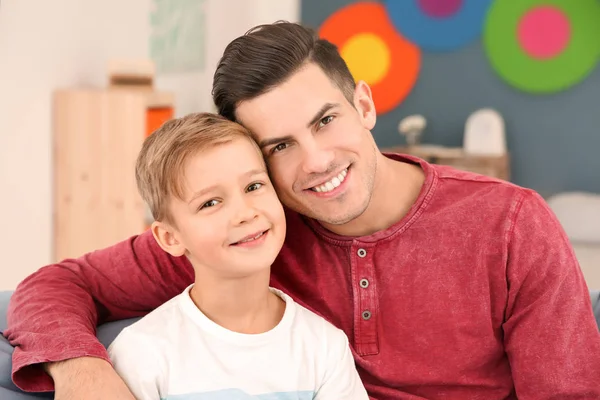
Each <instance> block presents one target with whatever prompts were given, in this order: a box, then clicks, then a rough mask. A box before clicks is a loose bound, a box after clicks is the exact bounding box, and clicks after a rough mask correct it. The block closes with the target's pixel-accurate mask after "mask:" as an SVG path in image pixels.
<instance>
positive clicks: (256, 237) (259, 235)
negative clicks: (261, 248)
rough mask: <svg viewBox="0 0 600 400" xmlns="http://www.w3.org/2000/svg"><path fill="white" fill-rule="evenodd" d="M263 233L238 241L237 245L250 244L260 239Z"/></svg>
mask: <svg viewBox="0 0 600 400" xmlns="http://www.w3.org/2000/svg"><path fill="white" fill-rule="evenodd" d="M263 233H264V232H261V233H259V234H258V235H256V236H254V237H253V238H249V239H245V240H240V241H239V243H246V242H250V241H252V240H256V239H258V238H259V237H261V236H262V235H263Z"/></svg>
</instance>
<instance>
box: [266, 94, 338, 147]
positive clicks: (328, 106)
mask: <svg viewBox="0 0 600 400" xmlns="http://www.w3.org/2000/svg"><path fill="white" fill-rule="evenodd" d="M339 105H340V104H339V103H325V104H323V107H321V109H320V110H319V111H317V113H316V114H315V115H314V117H313V118H312V119H311V120H310V122H309V123H308V124H306V127H307V128H310V127H311V126H313V125H314V124H316V123H317V122H318V121H319V120H320V119H321V118H323V117H324V116H325V114H326V113H327V112H328V111H329V110H331V109H332V108H335V107H339ZM293 139H294V138H293V136H291V135H287V136H280V137H275V138H271V139H264V140H261V141H259V142H258V147H260V148H261V149H264V148H265V147H268V146H271V145H274V144H278V143H284V142H289V141H291V140H293Z"/></svg>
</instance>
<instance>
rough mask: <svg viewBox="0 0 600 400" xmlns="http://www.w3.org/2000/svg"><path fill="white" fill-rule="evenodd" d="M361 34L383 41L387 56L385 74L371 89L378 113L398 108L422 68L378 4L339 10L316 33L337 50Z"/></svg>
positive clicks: (411, 46) (415, 52)
mask: <svg viewBox="0 0 600 400" xmlns="http://www.w3.org/2000/svg"><path fill="white" fill-rule="evenodd" d="M364 33H370V34H373V35H376V36H377V37H379V38H380V39H382V40H383V41H384V42H385V44H386V45H387V48H388V49H389V52H390V60H389V68H388V69H387V73H386V74H385V76H384V77H383V78H382V79H381V80H379V81H378V82H377V83H375V84H373V85H372V86H371V92H372V94H373V101H374V103H375V108H376V110H377V112H378V113H385V112H387V111H390V110H392V109H393V108H395V107H396V106H397V105H398V104H400V102H402V100H404V98H405V97H406V96H407V95H408V94H409V93H410V91H411V90H412V88H413V87H414V85H415V83H416V81H417V77H418V75H419V70H420V67H421V52H420V50H419V48H418V47H417V46H416V45H414V44H413V43H411V42H409V41H408V40H406V39H405V38H404V37H402V36H401V35H400V34H399V33H398V32H397V31H396V29H395V28H394V26H393V25H392V23H391V21H390V19H389V17H388V15H387V12H386V10H385V6H384V5H383V4H380V3H373V2H359V3H354V4H351V5H349V6H346V7H344V8H341V9H339V10H338V11H336V12H335V13H334V14H332V15H331V16H329V18H327V20H326V21H325V22H324V23H323V24H322V25H321V28H320V30H319V36H320V37H322V38H323V39H326V40H328V41H330V42H331V43H333V44H335V45H336V46H337V48H338V49H342V48H343V47H344V45H345V44H346V43H347V42H348V41H349V40H350V39H352V38H353V37H355V36H356V35H359V34H364Z"/></svg>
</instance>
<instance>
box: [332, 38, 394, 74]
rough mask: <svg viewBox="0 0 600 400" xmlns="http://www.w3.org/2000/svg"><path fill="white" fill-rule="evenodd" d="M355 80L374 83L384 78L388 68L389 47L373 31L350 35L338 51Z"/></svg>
mask: <svg viewBox="0 0 600 400" xmlns="http://www.w3.org/2000/svg"><path fill="white" fill-rule="evenodd" d="M340 53H341V55H342V58H343V59H344V60H345V61H346V64H348V68H349V69H350V72H351V73H352V76H353V77H354V80H356V81H360V80H362V81H365V82H367V83H368V84H369V85H374V84H376V83H378V82H379V81H381V80H382V79H383V78H385V76H386V74H387V73H388V70H389V68H390V59H391V57H390V49H389V48H388V46H387V44H386V43H385V41H384V40H383V39H381V38H380V37H379V36H377V35H375V34H373V33H359V34H357V35H354V36H352V37H351V38H350V39H348V41H347V42H346V44H345V45H344V47H343V48H342V51H341V52H340Z"/></svg>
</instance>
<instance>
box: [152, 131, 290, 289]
mask: <svg viewBox="0 0 600 400" xmlns="http://www.w3.org/2000/svg"><path fill="white" fill-rule="evenodd" d="M183 179H184V181H183V183H184V188H185V195H184V200H179V199H172V201H171V204H170V211H171V215H172V218H173V221H174V222H175V225H176V227H169V229H170V233H169V232H167V230H163V231H162V232H163V234H162V235H159V236H162V239H161V238H160V237H159V243H160V242H163V244H166V245H163V248H164V249H165V250H167V251H168V252H169V253H171V254H173V255H175V256H179V255H183V254H186V255H187V256H188V258H189V259H190V261H191V262H192V264H193V265H194V267H195V268H202V269H203V271H208V270H210V271H211V272H213V273H214V274H216V275H217V276H219V277H227V278H234V277H243V276H246V275H249V274H252V273H253V272H256V271H257V270H261V269H263V270H264V269H265V268H266V267H268V266H270V265H271V264H272V263H273V261H274V260H275V257H276V256H277V254H278V253H279V250H280V249H281V246H282V245H283V241H284V238H285V229H286V226H285V215H284V212H283V207H282V205H281V203H280V202H279V199H278V198H277V195H276V193H275V190H274V188H273V186H272V185H271V182H270V180H269V177H268V175H267V171H266V169H265V165H264V162H263V160H262V157H261V155H260V153H259V152H258V151H257V150H256V148H255V147H254V146H253V144H252V143H251V142H250V139H244V138H240V139H234V141H232V142H230V143H226V144H222V145H217V146H216V147H214V148H212V149H209V150H206V151H203V152H201V153H199V154H197V155H194V156H192V157H190V159H189V160H188V162H187V164H186V166H185V169H184V177H183ZM158 224H161V223H158ZM163 226H164V225H163ZM153 231H156V230H155V229H153Z"/></svg>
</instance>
